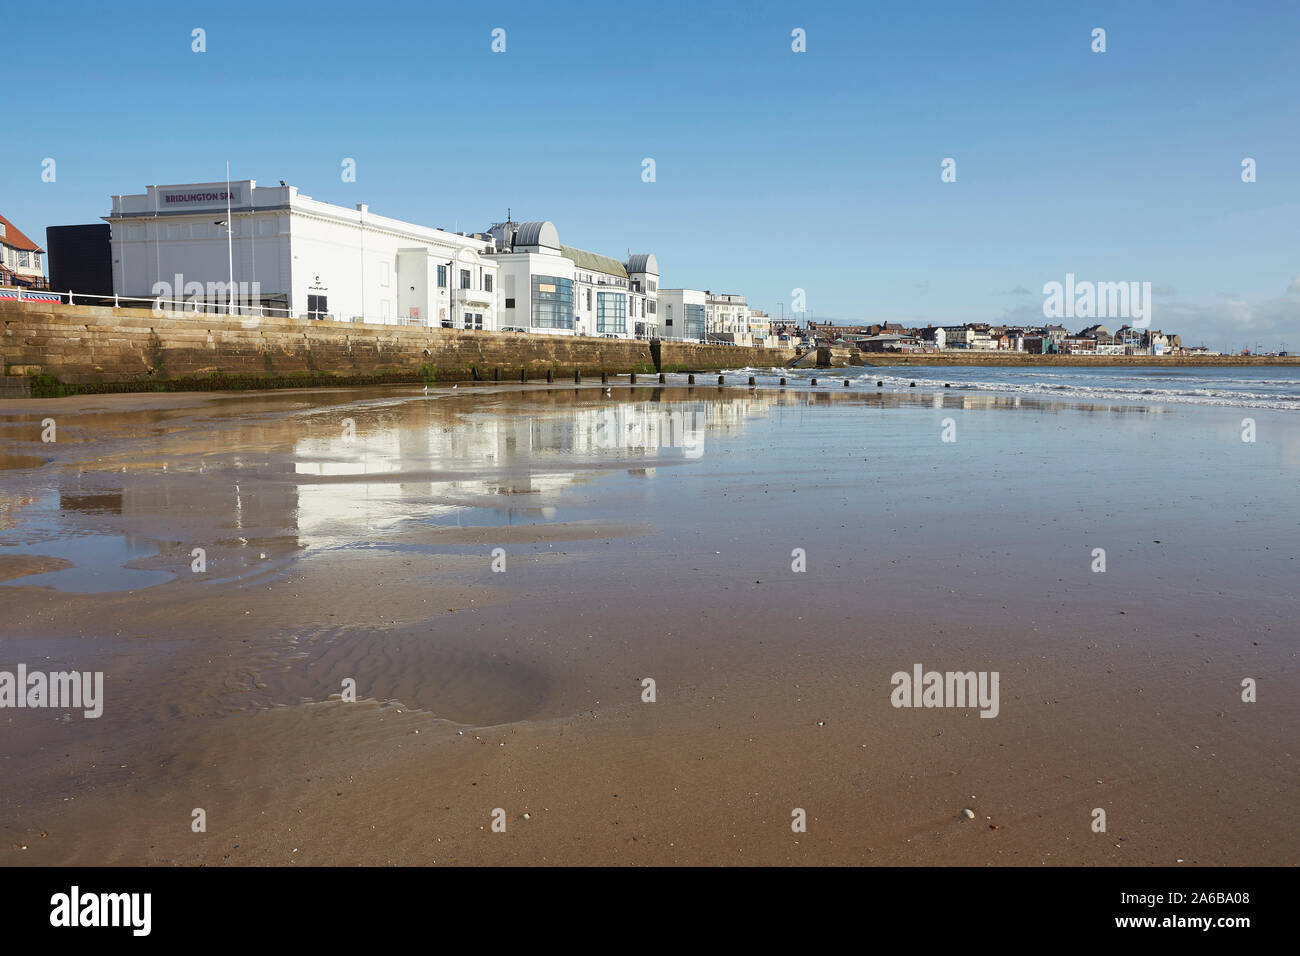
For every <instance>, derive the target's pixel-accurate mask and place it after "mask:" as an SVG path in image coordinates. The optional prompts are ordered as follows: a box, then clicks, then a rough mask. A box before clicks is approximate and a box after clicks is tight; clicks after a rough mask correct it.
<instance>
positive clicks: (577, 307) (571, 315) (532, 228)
mask: <svg viewBox="0 0 1300 956" xmlns="http://www.w3.org/2000/svg"><path fill="white" fill-rule="evenodd" d="M487 235H488V236H489V237H490V238H491V239H492V240H493V242H494V244H495V245H496V249H497V251H496V252H495V253H490V254H489V255H488V258H489V259H491V260H492V261H493V262H495V263H497V267H498V270H499V272H500V280H501V283H500V284H501V293H500V295H501V307H500V324H499V326H498V327H500V328H517V329H525V330H527V331H530V332H539V333H546V334H552V335H599V336H607V337H613V338H634V337H635V338H649V337H652V336H655V335H657V334H658V332H657V323H658V319H657V314H656V306H657V299H658V294H659V262H658V260H657V259H655V257H654V256H653V255H652V254H649V253H643V254H640V255H634V256H631V257H629V258H628V261H627V262H619V261H618V260H617V259H614V258H612V257H611V256H604V255H601V254H599V253H596V252H588V251H587V250H585V249H578V248H575V247H573V246H564V245H561V244H560V234H559V232H558V231H557V230H556V228H555V225H554V224H553V223H551V222H550V221H549V220H534V221H532V222H514V221H513V220H507V221H506V222H498V223H495V224H494V225H493V226H492V227H491V228H490V229H489V230H488V232H487Z"/></svg>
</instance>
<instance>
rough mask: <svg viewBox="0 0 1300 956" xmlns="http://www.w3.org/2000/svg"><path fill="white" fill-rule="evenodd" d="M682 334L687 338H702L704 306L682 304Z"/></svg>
mask: <svg viewBox="0 0 1300 956" xmlns="http://www.w3.org/2000/svg"><path fill="white" fill-rule="evenodd" d="M682 336H683V337H684V338H688V339H702V338H704V306H702V305H683V306H682Z"/></svg>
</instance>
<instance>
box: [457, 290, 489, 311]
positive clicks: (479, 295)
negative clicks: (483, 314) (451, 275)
mask: <svg viewBox="0 0 1300 956" xmlns="http://www.w3.org/2000/svg"><path fill="white" fill-rule="evenodd" d="M496 302H497V294H496V293H495V292H484V291H483V290H482V289H452V290H451V304H452V305H472V306H476V307H478V308H490V307H492V306H494V305H496Z"/></svg>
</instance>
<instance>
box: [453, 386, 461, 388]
mask: <svg viewBox="0 0 1300 956" xmlns="http://www.w3.org/2000/svg"><path fill="white" fill-rule="evenodd" d="M452 388H460V386H459V385H453V386H452Z"/></svg>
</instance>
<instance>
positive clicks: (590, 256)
mask: <svg viewBox="0 0 1300 956" xmlns="http://www.w3.org/2000/svg"><path fill="white" fill-rule="evenodd" d="M560 255H562V256H564V258H566V259H569V260H572V262H573V264H574V265H575V266H577V267H578V268H579V269H590V270H591V271H592V272H603V273H605V274H606V275H611V276H622V277H623V278H624V279H626V278H627V270H626V269H624V268H623V263H621V262H619V261H618V260H617V259H611V258H610V257H609V256H602V255H598V254H596V253H594V252H587V251H586V250H585V249H574V248H573V247H572V246H560Z"/></svg>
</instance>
